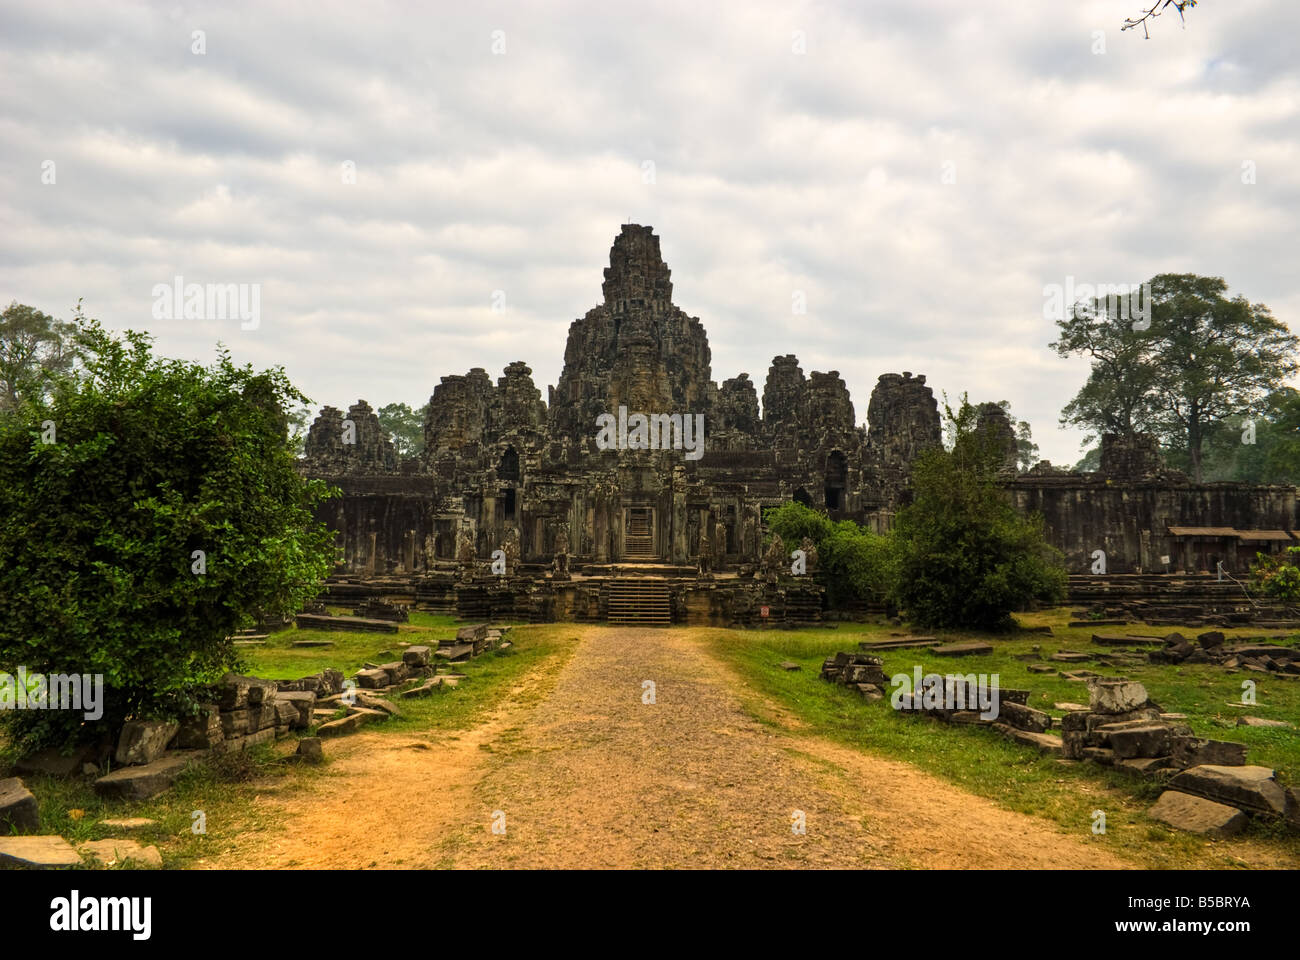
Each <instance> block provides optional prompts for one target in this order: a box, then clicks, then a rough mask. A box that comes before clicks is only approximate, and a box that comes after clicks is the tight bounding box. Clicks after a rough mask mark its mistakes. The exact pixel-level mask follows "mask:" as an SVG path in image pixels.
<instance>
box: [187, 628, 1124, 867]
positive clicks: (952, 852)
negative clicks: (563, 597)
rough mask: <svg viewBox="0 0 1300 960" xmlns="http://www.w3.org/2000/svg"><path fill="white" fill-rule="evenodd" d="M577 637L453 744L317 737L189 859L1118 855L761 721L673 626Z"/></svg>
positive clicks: (905, 768) (698, 860)
mask: <svg viewBox="0 0 1300 960" xmlns="http://www.w3.org/2000/svg"><path fill="white" fill-rule="evenodd" d="M577 629H578V632H579V633H580V635H581V636H582V638H583V639H582V641H581V643H580V645H579V646H578V648H577V650H576V651H575V652H574V654H573V656H572V658H571V659H570V660H569V662H568V663H567V664H566V665H565V666H564V667H563V669H562V670H561V671H560V673H559V676H558V678H557V679H556V680H555V688H554V689H553V690H552V691H551V693H550V694H549V696H546V697H545V698H544V699H543V700H542V701H541V702H540V703H538V701H537V698H536V697H535V696H533V697H521V696H519V695H520V694H522V693H524V692H528V691H530V689H531V687H532V686H533V685H535V684H536V683H537V682H538V681H535V680H530V681H527V682H526V683H525V684H524V685H522V686H521V687H519V688H516V689H515V690H514V691H513V692H512V694H511V696H509V697H507V698H506V699H505V700H504V701H503V702H502V703H501V705H500V706H499V707H498V708H497V710H496V711H495V713H494V714H493V715H492V716H490V717H489V718H488V719H487V720H486V721H485V722H484V723H482V724H480V725H479V726H477V727H475V728H474V729H472V730H469V731H465V732H462V733H460V734H457V735H448V734H439V733H432V732H431V733H429V734H426V735H413V736H412V735H396V734H384V733H379V732H362V733H360V734H357V735H354V736H351V737H347V738H345V739H342V740H337V741H332V742H330V743H328V744H327V746H326V749H327V751H328V752H329V755H330V758H331V763H330V765H329V766H328V767H327V768H326V769H325V771H323V773H322V775H321V776H320V777H319V778H316V779H314V780H312V781H310V782H307V783H301V782H300V783H296V784H295V783H292V782H290V783H287V784H286V785H284V786H282V787H280V788H278V789H277V788H272V789H269V790H267V791H264V792H263V793H261V794H259V796H258V798H257V800H256V801H255V806H256V805H257V804H268V805H270V807H269V811H270V812H273V813H274V814H276V816H275V817H273V818H270V820H269V821H267V822H266V823H264V824H263V825H261V826H258V827H255V828H253V829H251V830H249V831H246V832H244V833H242V834H240V835H239V837H238V838H237V839H236V841H235V842H234V844H233V846H232V847H231V848H230V849H228V850H227V851H226V852H225V853H223V854H221V855H219V856H216V857H214V858H210V859H208V860H207V862H206V863H205V864H204V865H205V866H211V867H217V866H221V867H260V868H266V867H379V868H383V867H399V868H411V867H429V866H457V867H471V868H472V867H669V868H697V867H793V866H813V867H868V868H893V867H967V868H970V867H1069V868H1084V867H1120V866H1124V865H1125V864H1124V863H1123V862H1122V861H1120V860H1119V859H1117V858H1116V857H1114V856H1112V855H1111V854H1109V853H1108V852H1106V851H1105V850H1103V849H1101V848H1100V847H1098V846H1097V845H1095V844H1090V843H1089V842H1088V841H1087V839H1086V838H1085V837H1071V836H1065V835H1063V834H1061V833H1059V832H1057V831H1056V830H1055V829H1054V828H1053V827H1052V825H1050V824H1048V823H1047V822H1046V821H1043V820H1039V819H1035V818H1033V817H1029V816H1025V815H1023V814H1018V813H1013V812H1010V811H1007V810H1003V809H1001V808H999V807H997V806H995V805H994V804H993V803H991V802H989V801H987V800H984V799H981V798H979V797H975V796H972V795H970V794H967V793H965V792H963V791H961V790H959V789H958V788H956V787H953V786H951V785H950V784H947V783H945V782H944V781H942V780H940V779H938V778H936V777H934V776H931V775H929V774H926V773H923V772H921V771H919V770H917V769H915V768H913V767H911V766H909V765H907V764H905V763H900V762H897V761H893V760H885V759H880V758H877V757H872V756H868V755H864V754H861V753H858V752H857V751H854V750H852V749H849V748H847V747H843V746H840V745H838V744H835V743H832V742H829V741H826V740H823V739H820V738H815V737H808V736H801V735H799V733H798V732H797V730H794V731H786V732H782V731H774V730H772V729H769V728H767V727H764V726H762V725H760V724H759V723H757V722H755V721H754V720H752V719H750V718H749V716H748V715H747V714H746V713H745V712H744V711H743V710H742V708H741V706H740V703H739V701H738V699H737V697H736V695H735V693H734V692H733V690H734V689H735V687H736V686H737V685H738V684H739V683H740V680H739V679H738V678H737V677H735V676H734V675H733V674H732V673H730V672H729V670H728V669H727V668H726V667H725V666H724V665H723V664H721V663H720V662H718V661H717V660H716V659H714V658H713V657H712V656H711V655H710V654H709V653H708V651H707V648H706V646H705V644H704V643H703V641H701V640H699V639H697V638H695V637H694V636H693V635H692V634H691V633H690V632H689V631H681V630H662V629H657V630H648V629H620V628H612V627H592V628H577ZM646 680H650V681H653V682H654V684H655V689H654V693H655V702H654V703H653V704H649V703H643V702H642V698H643V686H642V684H643V681H646ZM496 811H500V812H501V814H503V815H504V821H505V833H504V835H501V834H494V833H493V832H492V829H491V827H492V824H493V814H494V813H495V812H496ZM795 811H802V812H803V815H804V821H805V824H806V832H805V833H804V834H796V833H795V832H793V831H792V830H791V823H792V817H793V816H794V815H795ZM253 819H254V820H257V819H258V818H257V817H256V811H254V816H253ZM498 823H499V820H498Z"/></svg>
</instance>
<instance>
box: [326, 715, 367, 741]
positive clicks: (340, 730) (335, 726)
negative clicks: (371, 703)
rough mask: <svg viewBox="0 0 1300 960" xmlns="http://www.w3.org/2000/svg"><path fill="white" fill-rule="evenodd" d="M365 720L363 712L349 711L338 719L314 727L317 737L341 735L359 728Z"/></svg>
mask: <svg viewBox="0 0 1300 960" xmlns="http://www.w3.org/2000/svg"><path fill="white" fill-rule="evenodd" d="M365 722H366V717H365V715H364V714H361V713H350V714H348V715H347V716H346V717H342V718H340V719H338V720H331V721H329V722H328V723H322V724H321V725H320V726H319V727H317V728H316V735H317V736H318V737H341V736H343V735H344V734H347V733H352V732H353V731H356V730H359V729H361V725H362V724H363V723H365Z"/></svg>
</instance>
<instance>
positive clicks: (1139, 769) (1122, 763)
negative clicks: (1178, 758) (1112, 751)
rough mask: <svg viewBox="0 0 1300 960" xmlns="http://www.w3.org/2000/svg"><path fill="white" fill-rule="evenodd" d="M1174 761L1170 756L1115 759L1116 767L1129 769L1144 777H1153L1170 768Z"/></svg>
mask: <svg viewBox="0 0 1300 960" xmlns="http://www.w3.org/2000/svg"><path fill="white" fill-rule="evenodd" d="M1171 762H1172V761H1171V760H1170V759H1169V757H1127V758H1125V759H1120V758H1119V757H1116V759H1115V769H1117V770H1127V771H1128V772H1129V773H1136V774H1138V775H1139V776H1143V777H1153V776H1155V775H1156V774H1157V773H1158V772H1159V771H1161V770H1168V769H1169V766H1170V763H1171Z"/></svg>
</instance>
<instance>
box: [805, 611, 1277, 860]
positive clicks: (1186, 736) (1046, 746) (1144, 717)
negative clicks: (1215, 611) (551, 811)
mask: <svg viewBox="0 0 1300 960" xmlns="http://www.w3.org/2000/svg"><path fill="white" fill-rule="evenodd" d="M1220 639H1221V635H1220ZM1201 649H1204V648H1203V647H1202V648H1201ZM821 677H822V679H823V680H827V681H829V682H831V683H837V684H840V685H842V686H848V687H851V688H853V689H854V690H856V691H857V692H858V693H860V694H861V695H862V696H863V697H865V698H866V699H867V700H868V701H869V702H874V701H877V700H883V699H884V698H885V695H886V691H887V687H888V686H889V680H888V678H886V676H885V672H884V665H883V661H882V660H881V659H880V658H879V657H875V656H872V655H870V654H868V653H837V654H835V656H833V657H829V658H827V659H826V660H825V661H824V662H823V663H822V670H821ZM909 679H910V678H909ZM1087 683H1088V706H1087V707H1084V706H1083V705H1081V704H1071V703H1060V704H1057V707H1058V708H1060V709H1065V710H1066V711H1067V712H1066V714H1065V716H1064V717H1063V718H1061V720H1060V731H1061V732H1060V735H1059V736H1057V735H1055V734H1053V733H1049V732H1048V731H1049V730H1050V729H1052V727H1053V718H1052V717H1051V716H1050V715H1049V714H1047V713H1045V712H1044V711H1042V710H1037V709H1035V708H1033V707H1030V706H1028V700H1029V691H1027V690H1011V689H1005V688H1003V689H999V691H998V715H997V717H996V718H985V717H983V716H981V715H980V712H979V708H978V706H975V705H973V704H972V702H971V700H972V697H971V695H970V692H969V687H968V686H967V685H966V682H965V681H963V679H962V677H960V676H944V677H943V678H942V684H941V685H938V686H936V688H935V694H934V696H933V697H930V698H927V697H924V696H923V694H922V693H920V692H907V693H900V694H897V696H898V706H899V707H900V709H901V710H903V711H906V712H908V713H915V714H924V715H926V716H932V717H936V718H937V719H940V720H943V721H945V722H948V723H961V724H977V725H985V726H989V727H992V728H993V729H995V730H997V731H998V732H999V733H1001V734H1002V735H1003V736H1006V737H1008V738H1010V739H1012V740H1015V741H1016V742H1018V743H1022V744H1024V745H1025V746H1030V747H1034V748H1035V749H1037V750H1038V751H1039V752H1040V753H1043V754H1046V755H1049V756H1056V757H1059V758H1061V759H1062V760H1064V761H1079V760H1092V761H1094V762H1096V763H1099V764H1102V765H1105V766H1109V767H1113V768H1115V769H1119V770H1125V771H1127V772H1129V773H1133V774H1136V775H1138V776H1141V777H1144V778H1146V779H1154V780H1167V782H1168V789H1167V790H1166V791H1165V792H1164V793H1163V794H1161V796H1160V798H1159V800H1158V801H1157V803H1156V804H1155V806H1153V807H1152V808H1151V810H1150V816H1151V817H1152V818H1154V819H1156V820H1159V821H1161V822H1163V823H1166V824H1169V825H1170V826H1173V827H1176V828H1178V829H1181V830H1188V831H1191V832H1193V833H1199V834H1203V835H1206V836H1211V837H1224V836H1229V835H1231V834H1233V833H1236V832H1238V831H1240V830H1241V829H1242V828H1243V827H1244V826H1245V824H1246V823H1247V822H1248V820H1249V818H1250V817H1260V818H1265V819H1272V820H1283V821H1285V822H1286V823H1287V824H1288V825H1289V826H1291V827H1292V828H1295V829H1300V793H1297V791H1296V789H1295V788H1285V787H1283V786H1282V785H1281V784H1279V783H1278V782H1277V778H1276V775H1275V773H1274V771H1273V770H1272V769H1270V768H1268V767H1261V766H1250V765H1247V763H1246V745H1245V744H1243V743H1235V742H1231V741H1223V740H1206V739H1201V738H1199V737H1196V736H1195V735H1194V734H1193V733H1192V729H1191V727H1189V726H1188V725H1187V724H1186V723H1185V722H1183V721H1185V720H1186V717H1185V716H1184V715H1182V714H1174V713H1166V712H1164V711H1163V710H1162V709H1161V708H1160V705H1159V704H1157V703H1155V702H1154V701H1152V700H1151V698H1150V697H1149V696H1148V695H1147V691H1146V688H1145V687H1144V686H1143V685H1142V684H1141V683H1138V682H1136V681H1133V680H1128V679H1125V678H1122V677H1119V678H1107V677H1096V676H1094V677H1090V678H1088V679H1087ZM962 707H964V709H963V708H962Z"/></svg>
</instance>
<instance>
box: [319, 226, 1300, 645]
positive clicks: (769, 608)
mask: <svg viewBox="0 0 1300 960" xmlns="http://www.w3.org/2000/svg"><path fill="white" fill-rule="evenodd" d="M604 274H605V277H604V283H603V284H602V285H601V292H602V299H601V302H600V303H599V304H598V305H597V306H595V307H593V308H592V309H591V310H589V311H588V312H587V313H586V315H585V316H583V317H581V318H580V319H577V320H575V321H573V323H572V324H571V325H570V327H569V334H568V342H567V343H566V345H565V351H564V366H563V370H562V372H561V374H560V378H559V383H558V384H556V385H555V386H551V387H548V388H547V396H546V398H545V400H543V397H542V394H541V391H540V390H539V389H538V387H537V385H536V384H535V383H534V382H533V379H532V371H531V369H530V368H529V367H528V366H527V364H526V363H524V362H522V361H517V362H514V363H511V364H509V365H508V366H507V367H506V368H505V370H504V371H503V372H502V376H501V377H499V378H498V379H497V381H496V383H495V384H494V383H493V382H492V379H491V378H490V377H489V376H488V374H487V372H486V371H484V370H483V369H481V368H477V367H476V368H474V369H473V370H470V371H469V372H468V373H466V374H464V375H455V376H445V377H443V378H442V380H441V382H440V383H439V384H438V385H437V386H436V387H435V388H434V391H433V396H432V397H431V398H430V401H429V407H428V415H427V418H426V422H425V426H424V434H425V450H424V453H423V455H422V456H421V457H418V458H406V459H402V458H399V457H398V456H397V455H396V453H395V451H394V448H393V446H392V444H391V442H390V441H389V440H388V439H387V437H386V436H385V435H384V433H383V431H382V429H381V428H380V426H379V421H378V418H377V417H376V415H375V413H374V411H373V410H372V408H371V407H370V406H369V405H368V404H367V403H366V402H365V401H364V400H359V401H358V402H357V403H356V404H354V405H353V406H352V407H351V408H349V410H348V411H347V413H346V414H344V413H343V412H341V411H340V410H338V409H336V408H333V407H325V408H324V409H323V410H322V411H321V414H320V416H319V417H318V418H317V419H316V421H315V422H314V424H313V425H312V427H311V430H310V432H309V434H308V437H307V441H306V458H305V459H304V460H303V461H302V469H303V471H304V473H305V474H307V475H308V476H312V477H317V478H321V479H324V480H326V481H327V482H329V483H330V484H332V485H334V486H337V487H339V488H341V490H342V494H343V495H342V497H341V498H336V499H334V500H331V501H329V502H328V503H327V504H326V505H325V506H324V508H323V514H322V518H323V519H324V520H325V521H326V522H327V523H328V524H329V525H330V526H331V527H332V528H333V529H334V530H336V531H337V535H338V543H339V546H340V549H341V562H340V566H339V567H338V569H337V571H336V573H337V578H336V580H335V581H333V582H332V583H331V584H330V592H331V594H333V595H334V596H336V597H339V598H349V599H350V598H353V597H361V596H369V595H374V594H375V593H381V594H386V595H389V596H391V597H393V598H400V599H406V600H408V601H411V602H418V603H420V604H421V605H422V606H425V607H426V608H428V609H442V610H447V611H456V612H459V613H460V614H461V615H463V616H470V617H479V616H481V617H488V616H498V617H499V616H515V617H518V618H520V619H526V620H534V621H548V620H566V619H572V620H605V619H609V620H612V621H615V622H617V621H620V620H630V621H640V622H675V623H716V624H733V623H741V624H746V623H758V622H805V621H809V620H817V619H820V616H821V609H822V607H823V605H824V597H823V590H822V588H821V586H820V585H819V584H818V579H819V578H818V577H817V576H816V569H815V567H816V564H815V557H813V558H810V559H811V560H812V563H811V565H810V569H809V571H808V575H806V576H793V575H791V570H790V565H791V561H790V559H789V554H790V551H791V550H793V549H795V548H797V547H799V546H800V545H799V544H786V545H784V549H783V552H782V553H781V554H780V555H778V554H777V553H776V552H775V551H769V552H768V553H765V552H764V545H763V539H764V531H763V525H762V513H763V511H764V510H765V509H766V508H768V507H773V506H778V505H780V504H782V503H786V502H789V501H791V500H795V501H799V502H802V503H805V504H808V505H810V506H813V507H816V508H818V509H822V510H825V511H827V512H828V513H829V515H830V516H831V517H832V518H834V519H853V520H856V521H857V522H859V523H861V524H863V525H865V526H867V527H870V528H872V529H875V530H885V529H888V527H889V526H890V524H891V522H892V517H893V514H894V512H895V511H896V510H897V509H898V508H899V507H900V506H902V505H903V504H904V503H905V502H906V498H907V488H908V482H909V476H910V468H911V464H912V462H913V460H914V459H915V457H916V456H917V455H918V454H919V453H920V452H921V451H922V450H924V449H926V448H927V447H930V446H935V445H938V444H939V443H940V442H941V429H940V418H939V412H938V406H937V403H936V401H935V398H934V395H933V391H932V390H931V388H930V387H929V386H927V385H926V382H925V377H924V376H914V375H913V374H911V373H908V372H904V373H901V374H900V373H886V374H883V375H881V376H880V378H879V380H878V382H877V383H876V386H875V388H874V389H873V390H872V393H871V398H870V401H869V403H868V405H867V416H866V424H865V426H860V425H858V423H857V417H856V414H855V411H854V407H853V401H852V399H851V398H850V396H849V392H848V389H847V388H846V387H845V384H844V381H843V380H842V379H840V376H839V374H838V372H836V371H834V370H831V371H826V372H818V371H810V372H808V373H807V374H805V373H804V371H803V369H802V368H801V367H800V365H799V361H798V359H797V358H796V357H795V356H794V355H793V354H787V355H785V356H779V357H775V358H773V360H772V365H771V366H770V367H769V368H768V371H767V377H766V379H765V381H764V383H763V395H762V406H761V409H760V405H759V396H758V390H757V387H756V385H755V383H754V382H753V381H752V380H750V378H749V375H748V374H745V373H740V374H738V375H736V376H735V377H732V378H730V379H724V380H723V381H722V382H721V384H719V383H718V382H716V381H715V380H714V379H713V376H714V375H713V370H712V367H711V357H710V351H709V342H708V336H707V334H706V333H705V329H704V326H703V325H702V324H701V322H700V320H699V319H698V318H696V317H692V316H689V315H688V314H687V313H686V312H684V311H683V310H681V309H680V308H679V307H677V306H676V305H675V304H674V302H673V286H672V281H671V272H670V271H669V269H668V267H667V265H666V264H665V263H664V261H663V258H662V256H661V254H660V249H659V238H658V237H657V236H656V235H655V234H654V232H653V230H652V229H651V228H650V227H645V226H639V225H635V224H625V225H624V226H623V227H622V229H621V231H620V233H619V235H618V236H617V237H615V239H614V244H613V247H611V249H610V254H609V267H608V268H607V269H606V270H605V271H604ZM620 408H622V410H620ZM982 414H983V417H984V418H985V419H986V421H989V422H990V423H991V425H992V427H993V428H994V429H995V430H997V431H998V433H999V435H1000V436H1002V437H1003V438H1004V442H1005V443H1006V445H1007V467H1006V469H1005V471H1004V475H1005V476H1004V481H1003V482H1004V486H1005V489H1006V490H1007V493H1008V495H1009V496H1010V497H1011V498H1012V499H1013V501H1014V502H1015V503H1016V504H1017V505H1018V506H1019V507H1020V508H1022V509H1024V510H1035V511H1038V512H1041V513H1042V514H1043V515H1044V516H1045V518H1046V520H1047V526H1048V530H1049V534H1050V536H1051V538H1052V539H1053V540H1054V542H1055V543H1056V545H1057V546H1058V547H1059V548H1060V549H1061V550H1062V551H1063V552H1064V553H1065V555H1066V558H1067V563H1068V566H1069V568H1070V570H1071V572H1076V573H1088V572H1089V570H1090V569H1091V564H1093V563H1094V562H1095V561H1094V560H1093V559H1092V557H1093V555H1094V552H1095V551H1097V550H1102V551H1104V552H1105V553H1106V555H1107V564H1108V572H1109V573H1141V572H1148V573H1150V572H1159V573H1164V572H1166V571H1167V570H1168V571H1173V570H1186V571H1190V572H1195V571H1198V570H1214V569H1215V568H1216V565H1217V564H1218V563H1219V562H1220V561H1223V562H1224V563H1225V564H1227V565H1228V566H1229V568H1231V569H1235V570H1238V571H1240V570H1241V569H1243V568H1244V565H1245V563H1246V562H1248V560H1249V559H1250V558H1251V557H1253V556H1254V550H1255V549H1257V548H1262V547H1261V545H1265V546H1266V545H1269V544H1273V545H1276V544H1277V543H1280V542H1282V540H1283V539H1285V540H1286V541H1287V542H1291V534H1290V533H1289V532H1288V531H1291V530H1293V529H1295V528H1296V526H1297V524H1296V522H1295V521H1296V490H1295V489H1294V488H1291V487H1256V486H1245V485H1241V484H1230V483H1217V484H1193V483H1190V482H1189V481H1188V480H1187V478H1186V477H1184V476H1182V475H1181V474H1176V473H1172V472H1170V471H1168V470H1166V469H1165V468H1164V466H1163V464H1162V463H1161V462H1160V460H1159V456H1158V453H1157V451H1156V448H1155V446H1154V443H1153V442H1151V441H1150V440H1149V438H1144V437H1137V438H1117V437H1107V438H1105V441H1104V445H1103V454H1102V469H1101V471H1100V472H1098V473H1092V474H1079V473H1067V472H1063V471H1060V470H1057V469H1054V468H1052V467H1051V466H1050V465H1049V464H1046V463H1043V464H1040V465H1039V466H1038V467H1036V468H1035V469H1034V470H1031V471H1029V472H1027V473H1017V472H1016V469H1015V438H1014V435H1013V433H1012V431H1011V426H1010V424H1009V423H1008V422H1007V421H1006V417H1005V414H1003V412H1002V411H1001V409H1000V408H998V407H996V405H991V404H990V405H986V406H985V407H984V408H983V411H982ZM642 415H646V416H647V417H648V419H649V420H650V424H651V426H653V427H656V428H657V429H650V430H648V431H647V430H646V427H645V424H644V423H641V424H640V430H639V432H638V429H637V427H638V422H639V420H640V419H641V417H642ZM602 417H604V418H605V420H604V421H602V419H601V418H602ZM701 417H702V419H703V426H704V436H703V438H702V440H703V442H702V445H699V448H698V449H696V450H694V451H692V450H691V449H690V443H689V442H688V443H686V444H681V443H679V444H678V445H677V447H674V446H672V445H670V444H669V443H668V442H667V437H668V436H669V435H670V434H669V431H670V430H671V431H676V428H677V427H678V426H679V425H681V426H689V424H690V423H691V422H698V420H699V418H701ZM670 418H675V419H670ZM602 422H603V423H606V424H608V423H611V422H612V423H613V424H614V426H613V427H612V428H610V429H609V431H608V433H607V434H605V442H602V433H601V427H600V425H601V424H602ZM661 433H662V435H663V438H664V443H663V448H659V446H660V445H659V444H658V443H654V446H655V447H656V448H654V449H642V448H641V447H646V446H648V444H647V443H645V440H646V438H647V434H648V436H649V438H650V440H651V442H652V443H653V442H654V441H655V440H658V439H659V434H661ZM682 433H683V432H682V431H677V432H675V436H676V438H677V439H678V440H681V438H682ZM610 436H614V437H616V438H617V439H616V442H615V443H612V444H611V443H609V442H607V441H608V438H609V437H610ZM624 437H626V438H627V442H626V443H625V442H623V438H624ZM686 439H687V440H688V441H692V440H693V441H696V442H698V441H699V439H700V438H699V437H698V436H696V437H687V438H686ZM638 441H640V442H638ZM1298 536H1300V535H1298ZM1252 538H1254V539H1252ZM498 551H499V553H498ZM1166 557H1167V558H1169V559H1168V562H1167V563H1166V562H1165V558H1166Z"/></svg>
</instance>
